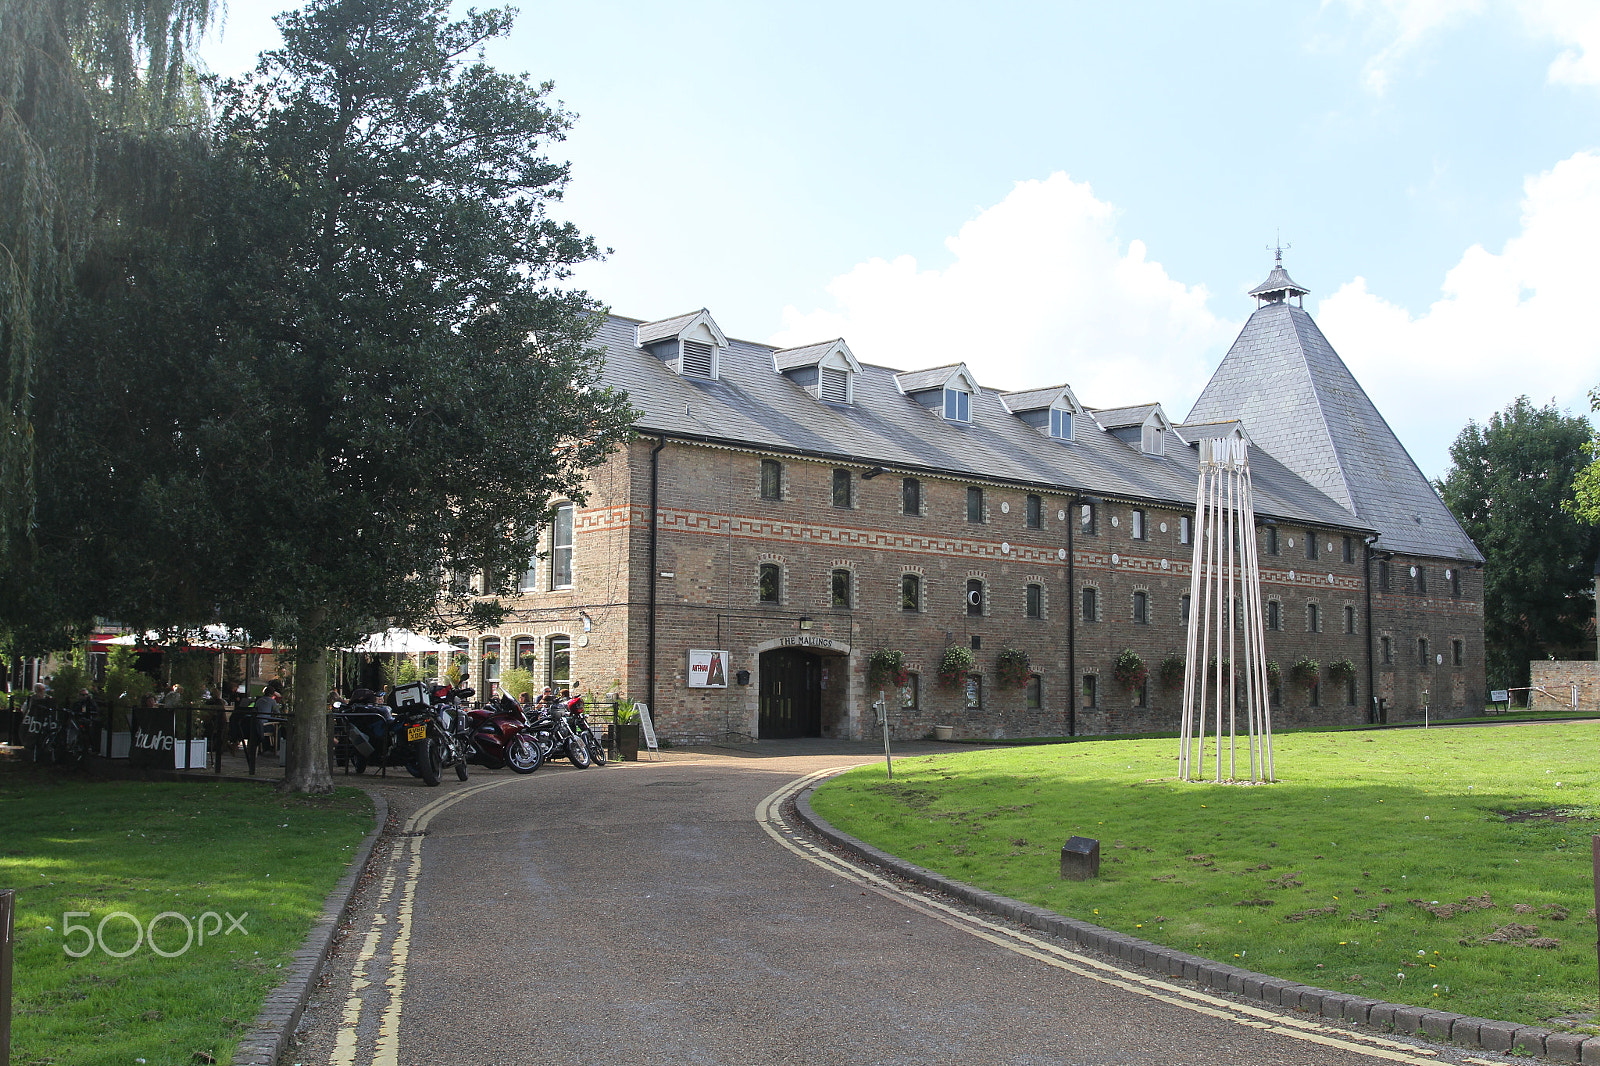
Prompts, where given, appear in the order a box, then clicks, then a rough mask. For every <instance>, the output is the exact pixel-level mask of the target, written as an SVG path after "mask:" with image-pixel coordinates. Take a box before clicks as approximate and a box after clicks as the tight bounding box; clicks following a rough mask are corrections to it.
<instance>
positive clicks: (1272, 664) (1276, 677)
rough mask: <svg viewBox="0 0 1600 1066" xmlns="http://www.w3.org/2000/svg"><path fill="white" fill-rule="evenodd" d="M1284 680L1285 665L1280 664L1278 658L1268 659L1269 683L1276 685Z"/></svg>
mask: <svg viewBox="0 0 1600 1066" xmlns="http://www.w3.org/2000/svg"><path fill="white" fill-rule="evenodd" d="M1282 680H1283V667H1281V666H1279V665H1278V660H1276V659H1268V660H1267V683H1268V684H1269V685H1276V684H1277V683H1278V682H1280V681H1282Z"/></svg>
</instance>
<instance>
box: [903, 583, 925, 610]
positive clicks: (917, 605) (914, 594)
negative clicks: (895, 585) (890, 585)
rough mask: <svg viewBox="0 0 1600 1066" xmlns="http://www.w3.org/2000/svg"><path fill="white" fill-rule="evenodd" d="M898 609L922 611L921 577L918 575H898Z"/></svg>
mask: <svg viewBox="0 0 1600 1066" xmlns="http://www.w3.org/2000/svg"><path fill="white" fill-rule="evenodd" d="M900 609H901V610H902V611H920V610H922V577H921V575H919V574H901V575H900Z"/></svg>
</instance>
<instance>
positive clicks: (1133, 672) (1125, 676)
mask: <svg viewBox="0 0 1600 1066" xmlns="http://www.w3.org/2000/svg"><path fill="white" fill-rule="evenodd" d="M1111 676H1112V677H1114V678H1116V680H1117V684H1119V685H1121V686H1122V687H1123V688H1125V689H1127V690H1128V691H1129V692H1132V691H1133V690H1134V689H1136V688H1138V687H1139V686H1140V685H1142V684H1144V679H1145V678H1147V677H1149V676H1150V668H1149V667H1148V666H1146V665H1145V664H1144V660H1143V659H1141V658H1140V657H1139V653H1138V652H1136V651H1134V650H1133V649H1132V648H1124V649H1122V654H1121V655H1119V656H1117V661H1116V663H1115V664H1114V665H1113V666H1112V667H1111Z"/></svg>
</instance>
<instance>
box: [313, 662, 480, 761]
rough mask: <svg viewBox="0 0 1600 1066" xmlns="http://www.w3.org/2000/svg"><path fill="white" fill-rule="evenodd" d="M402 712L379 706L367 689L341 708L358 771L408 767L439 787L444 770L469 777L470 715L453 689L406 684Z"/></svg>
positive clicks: (400, 692)
mask: <svg viewBox="0 0 1600 1066" xmlns="http://www.w3.org/2000/svg"><path fill="white" fill-rule="evenodd" d="M395 696H396V702H397V703H398V704H399V708H398V709H393V708H390V707H388V706H386V705H384V704H381V703H378V702H376V698H375V694H374V693H370V692H367V691H365V690H361V691H358V692H357V693H355V698H353V699H352V700H351V702H349V703H347V704H345V705H344V706H343V707H342V708H341V709H340V712H339V713H340V717H341V718H343V719H344V721H345V723H346V727H347V731H348V734H349V740H350V743H351V745H352V746H353V747H354V748H355V751H354V752H352V753H351V756H350V757H351V758H352V759H353V760H354V769H355V771H356V773H362V772H363V771H365V770H366V768H367V767H368V766H404V767H405V768H406V770H407V771H408V772H409V773H410V774H411V775H412V776H413V777H420V778H422V780H423V783H424V784H427V785H430V786H432V785H437V784H438V783H439V780H440V778H441V777H442V776H443V773H444V768H445V767H447V766H454V767H455V771H456V776H457V777H458V778H460V779H461V780H463V781H465V780H466V779H467V746H468V744H467V740H466V736H465V733H464V728H465V727H464V725H463V723H464V722H465V720H466V716H465V715H464V714H463V713H462V708H461V706H460V704H459V702H457V701H456V700H455V699H453V698H452V697H453V696H454V692H453V690H451V689H449V687H448V686H445V687H444V689H443V691H442V692H440V691H434V692H430V691H428V689H427V686H425V685H423V684H422V683H421V682H416V683H413V684H410V685H403V686H401V687H400V689H398V690H397V691H396V693H395Z"/></svg>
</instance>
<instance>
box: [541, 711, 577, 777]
mask: <svg viewBox="0 0 1600 1066" xmlns="http://www.w3.org/2000/svg"><path fill="white" fill-rule="evenodd" d="M533 735H534V740H535V742H536V743H537V744H538V745H539V750H540V751H541V752H542V753H543V754H544V757H545V759H547V760H548V759H560V758H565V759H566V760H567V761H569V762H570V763H572V765H573V766H576V767H577V768H578V769H580V770H584V769H587V768H588V766H589V762H590V757H589V745H588V743H587V742H586V741H585V740H584V739H583V738H582V737H580V736H579V735H578V733H577V732H576V731H574V730H573V728H572V720H571V717H570V716H569V715H568V714H567V705H566V704H565V703H559V702H557V703H551V704H547V705H546V706H545V707H544V708H543V710H542V712H541V714H540V717H539V720H538V721H537V722H535V723H534V725H533Z"/></svg>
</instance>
